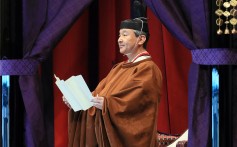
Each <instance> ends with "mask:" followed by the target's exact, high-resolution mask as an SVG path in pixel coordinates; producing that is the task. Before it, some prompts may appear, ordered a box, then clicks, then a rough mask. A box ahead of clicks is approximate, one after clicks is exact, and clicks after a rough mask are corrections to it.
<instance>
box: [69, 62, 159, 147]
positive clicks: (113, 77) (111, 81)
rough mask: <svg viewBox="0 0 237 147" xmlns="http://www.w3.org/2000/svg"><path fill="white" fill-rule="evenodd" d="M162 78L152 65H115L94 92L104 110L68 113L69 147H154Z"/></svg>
mask: <svg viewBox="0 0 237 147" xmlns="http://www.w3.org/2000/svg"><path fill="white" fill-rule="evenodd" d="M161 85H162V76H161V72H160V70H159V68H158V67H157V66H156V65H155V64H154V62H153V61H151V60H149V59H147V60H144V61H140V62H137V63H134V64H128V65H127V64H125V65H124V64H123V63H121V64H118V65H116V66H115V67H114V68H113V69H112V70H111V71H110V73H109V74H108V75H107V76H106V78H105V79H103V80H102V81H101V82H100V83H99V84H98V86H97V88H96V89H95V91H94V92H93V95H96V94H98V95H99V96H103V97H104V98H105V100H104V105H103V110H99V109H97V108H95V107H92V108H90V109H89V110H87V111H79V112H73V110H70V111H69V122H68V123H69V126H68V127H69V132H68V133H69V147H85V146H88V147H94V146H99V147H110V146H111V147H154V146H156V145H157V142H156V132H157V128H156V126H157V113H158V103H159V99H160V95H161Z"/></svg>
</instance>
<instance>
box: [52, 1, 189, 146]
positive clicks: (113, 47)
mask: <svg viewBox="0 0 237 147" xmlns="http://www.w3.org/2000/svg"><path fill="white" fill-rule="evenodd" d="M98 4H99V5H98V8H99V10H98V17H99V19H98V20H99V22H98V29H99V34H98V42H99V46H98V59H99V61H98V65H97V66H98V67H99V73H95V76H97V75H98V77H99V80H101V79H102V78H104V77H105V76H106V75H107V73H108V72H109V70H110V69H111V67H112V66H113V63H117V62H119V61H121V60H123V59H124V57H123V56H122V55H120V53H119V49H118V45H117V39H118V30H119V25H120V21H121V20H123V19H127V18H130V1H127V0H120V1H116V0H110V1H107V0H100V1H99V2H98ZM88 11H89V9H88V10H87V11H85V12H84V13H83V15H82V16H81V17H80V18H79V19H78V21H77V22H76V23H75V24H74V25H73V26H72V28H71V29H70V30H69V32H68V33H67V34H66V36H65V37H64V38H63V39H62V40H61V41H60V43H59V44H58V45H57V47H56V48H55V49H54V68H53V72H54V73H55V74H56V75H57V76H58V77H59V78H61V79H67V78H69V77H70V76H72V75H77V74H82V75H83V77H84V78H85V80H86V81H88V69H89V67H88V57H89V54H88V44H89V42H88V35H89V34H88V29H89V28H88V22H89V21H88V20H89V19H93V18H89V15H88ZM147 16H148V18H149V21H148V22H149V27H150V34H151V37H150V41H149V43H148V47H147V48H148V51H149V52H150V54H151V56H152V58H153V60H154V61H155V62H156V63H157V65H158V66H159V67H160V69H161V71H162V73H163V94H162V99H161V103H160V106H159V114H158V124H157V125H158V131H160V132H163V133H168V134H181V133H183V132H184V130H186V129H187V127H188V103H187V101H188V98H187V95H188V93H187V92H188V90H187V88H188V86H187V84H188V82H187V79H188V70H189V65H190V63H191V55H190V52H189V51H188V50H187V49H186V48H184V47H183V45H182V44H180V43H179V42H178V41H177V40H176V39H175V38H174V37H173V36H171V35H170V33H169V32H168V31H167V30H166V28H165V27H164V26H162V24H161V23H160V21H159V20H158V19H157V18H156V17H155V16H154V15H153V13H152V12H151V11H150V10H149V9H148V11H147ZM54 99H55V100H54V120H55V122H54V128H55V131H54V135H55V147H65V146H67V141H68V136H67V135H68V134H67V111H68V108H67V107H66V105H65V104H64V103H63V102H62V94H61V93H60V91H59V90H58V88H57V87H56V86H55V85H54Z"/></svg>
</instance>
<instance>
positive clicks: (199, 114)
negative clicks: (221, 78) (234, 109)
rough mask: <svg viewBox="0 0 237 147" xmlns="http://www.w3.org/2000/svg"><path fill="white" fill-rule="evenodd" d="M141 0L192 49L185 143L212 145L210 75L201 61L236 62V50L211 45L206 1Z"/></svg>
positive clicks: (209, 62)
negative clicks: (211, 46)
mask: <svg viewBox="0 0 237 147" xmlns="http://www.w3.org/2000/svg"><path fill="white" fill-rule="evenodd" d="M144 1H145V3H146V4H147V6H148V7H149V8H150V9H151V10H152V11H153V12H154V14H155V15H156V16H157V17H158V18H159V19H160V21H161V22H162V23H163V24H164V26H166V28H167V29H168V30H169V31H170V32H171V33H172V34H173V35H174V36H175V37H176V38H177V39H178V40H179V41H180V42H181V43H182V44H183V45H184V46H186V47H187V48H188V49H189V50H190V51H191V53H192V57H193V63H192V64H191V67H190V72H189V91H188V96H189V98H188V101H189V102H188V105H189V106H188V108H189V115H188V117H189V118H188V121H189V125H188V126H189V138H188V139H189V140H188V146H190V147H200V146H211V89H210V87H211V85H210V80H211V77H210V74H209V73H210V71H209V70H208V68H207V67H206V66H203V65H226V64H237V52H236V51H230V50H228V49H227V48H216V49H214V48H212V49H210V39H209V38H210V37H209V34H210V28H209V26H210V18H209V17H210V16H209V14H210V10H209V9H208V8H209V3H208V1H197V0H188V1H187V0H177V1H174V0H144ZM220 59H221V60H220Z"/></svg>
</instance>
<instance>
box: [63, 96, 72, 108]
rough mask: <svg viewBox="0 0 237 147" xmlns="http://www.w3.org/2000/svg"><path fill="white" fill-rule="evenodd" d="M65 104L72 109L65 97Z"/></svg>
mask: <svg viewBox="0 0 237 147" xmlns="http://www.w3.org/2000/svg"><path fill="white" fill-rule="evenodd" d="M62 98H63V102H64V103H65V104H66V105H67V106H68V107H69V108H70V109H71V108H72V107H71V105H70V104H69V103H68V101H67V99H66V98H65V97H64V96H63V97H62Z"/></svg>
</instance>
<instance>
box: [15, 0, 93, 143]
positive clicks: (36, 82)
mask: <svg viewBox="0 0 237 147" xmlns="http://www.w3.org/2000/svg"><path fill="white" fill-rule="evenodd" d="M91 1H92V0H34V1H32V0H23V48H24V59H31V60H36V61H39V63H40V62H41V61H44V59H46V58H47V56H48V54H49V53H50V52H51V50H52V49H53V48H54V46H55V45H56V44H57V42H58V41H59V40H60V39H61V38H62V37H63V35H64V34H65V33H66V32H67V30H68V29H69V28H70V26H71V25H72V24H73V22H74V21H75V20H76V19H77V18H78V17H79V16H80V14H81V13H82V11H83V10H84V9H85V8H86V7H87V6H88V5H89V4H90V3H91ZM36 66H38V65H36ZM19 84H20V88H21V92H22V97H23V101H24V105H25V110H26V123H25V125H26V128H27V130H26V135H25V137H26V140H25V141H26V146H29V147H46V146H52V145H49V144H47V142H46V141H47V138H46V135H45V123H44V121H45V120H44V116H43V103H42V95H40V94H41V93H42V92H41V83H40V76H39V75H38V74H34V75H22V76H20V78H19ZM52 107H53V106H52Z"/></svg>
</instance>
